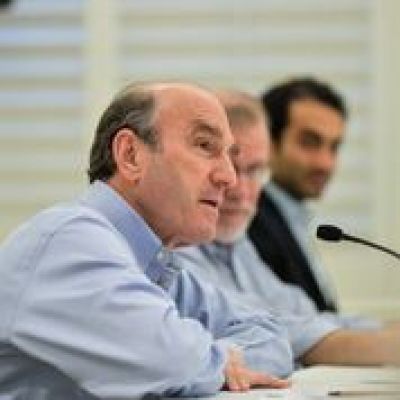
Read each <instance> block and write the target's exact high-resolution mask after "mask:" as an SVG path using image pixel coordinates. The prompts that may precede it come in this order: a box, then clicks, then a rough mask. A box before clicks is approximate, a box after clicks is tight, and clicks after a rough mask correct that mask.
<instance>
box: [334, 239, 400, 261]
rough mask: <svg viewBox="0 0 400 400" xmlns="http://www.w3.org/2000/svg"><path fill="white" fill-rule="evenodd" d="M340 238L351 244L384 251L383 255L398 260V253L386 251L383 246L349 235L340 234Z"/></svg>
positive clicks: (399, 257)
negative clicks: (389, 255) (386, 254)
mask: <svg viewBox="0 0 400 400" xmlns="http://www.w3.org/2000/svg"><path fill="white" fill-rule="evenodd" d="M342 237H343V239H346V240H349V241H351V242H354V243H361V244H365V245H367V246H370V247H373V248H375V249H378V250H381V251H384V252H385V253H388V254H391V255H392V256H394V257H396V258H398V259H400V253H397V252H396V251H394V250H391V249H388V248H387V247H385V246H381V245H380V244H376V243H373V242H370V241H369V240H365V239H361V238H357V237H354V236H351V235H347V234H346V233H342Z"/></svg>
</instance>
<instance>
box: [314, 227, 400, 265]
mask: <svg viewBox="0 0 400 400" xmlns="http://www.w3.org/2000/svg"><path fill="white" fill-rule="evenodd" d="M317 238H318V239H322V240H327V241H329V242H339V241H340V240H348V241H350V242H355V243H361V244H364V245H366V246H369V247H373V248H374V249H378V250H381V251H383V252H385V253H388V254H391V255H392V256H393V257H396V258H397V259H400V253H397V252H396V251H394V250H391V249H388V248H387V247H384V246H381V245H380V244H376V243H372V242H370V241H369V240H365V239H361V238H358V237H356V236H352V235H348V234H346V233H344V232H343V231H342V230H341V229H340V228H338V227H337V226H334V225H320V226H319V227H318V228H317Z"/></svg>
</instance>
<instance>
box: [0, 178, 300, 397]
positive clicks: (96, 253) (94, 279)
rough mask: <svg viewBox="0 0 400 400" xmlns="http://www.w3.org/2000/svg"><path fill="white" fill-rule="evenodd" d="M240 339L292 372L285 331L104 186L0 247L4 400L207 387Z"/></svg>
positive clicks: (215, 383)
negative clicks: (232, 296) (222, 287)
mask: <svg viewBox="0 0 400 400" xmlns="http://www.w3.org/2000/svg"><path fill="white" fill-rule="evenodd" d="M233 345H237V346H239V347H240V348H241V349H242V350H243V352H244V356H245V359H246V361H247V362H248V364H249V365H250V366H251V367H253V368H255V369H258V370H262V371H265V372H270V373H275V374H278V375H287V374H289V373H290V372H291V370H292V367H293V365H292V363H293V361H292V353H291V350H290V346H289V344H288V341H287V338H286V337H285V329H284V328H282V327H280V326H279V325H278V324H277V323H276V321H275V320H274V319H273V318H271V317H270V316H269V315H266V314H261V313H258V314H257V313H255V312H254V313H252V315H251V316H250V315H244V314H243V313H242V314H241V313H240V312H238V311H237V310H235V309H234V308H233V307H231V305H230V304H229V302H228V300H227V299H226V297H225V296H224V295H222V294H221V292H219V291H218V290H215V289H214V288H212V287H211V286H208V285H207V284H202V283H200V282H198V281H197V280H196V279H194V278H193V277H192V276H191V274H190V273H188V272H186V271H181V270H180V269H179V267H178V266H177V265H175V264H174V262H173V259H172V254H171V253H170V252H168V251H166V250H165V249H164V248H163V247H162V243H161V242H160V240H159V238H158V237H157V236H156V235H155V234H154V233H153V232H152V231H151V229H150V228H149V227H148V226H147V225H146V224H145V222H144V221H143V220H142V218H141V217H140V216H139V215H138V214H136V213H135V212H134V211H133V210H132V208H131V207H129V206H128V204H127V203H126V202H125V201H124V200H123V199H122V198H121V197H120V196H119V195H118V194H117V193H116V192H115V191H114V190H113V189H111V187H109V186H108V185H106V184H104V183H101V182H96V183H95V184H93V185H91V186H90V187H89V189H88V190H87V192H86V193H85V194H84V195H83V197H82V198H81V199H79V200H78V201H77V202H74V203H70V204H65V205H60V206H57V207H54V208H51V209H48V210H46V211H43V212H42V213H40V214H38V215H37V216H35V217H34V218H33V219H31V220H30V221H28V222H27V223H26V224H25V225H23V226H22V227H20V229H19V230H17V231H16V232H15V233H14V234H13V235H12V236H10V237H9V238H8V239H7V240H6V241H5V243H4V244H3V246H2V248H1V250H0V399H2V400H5V399H7V400H9V399H29V400H50V399H52V400H67V399H68V400H75V399H85V400H86V399H96V398H102V399H133V398H140V397H142V396H144V395H146V394H160V395H168V396H171V395H181V396H198V395H204V394H211V393H214V392H215V391H217V390H218V389H219V388H220V387H221V385H222V384H223V382H224V374H223V369H224V365H225V362H226V356H227V351H228V348H229V347H231V346H233Z"/></svg>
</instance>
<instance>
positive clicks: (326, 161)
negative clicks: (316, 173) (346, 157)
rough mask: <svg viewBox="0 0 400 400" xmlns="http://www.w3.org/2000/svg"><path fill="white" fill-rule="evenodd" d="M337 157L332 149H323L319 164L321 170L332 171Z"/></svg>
mask: <svg viewBox="0 0 400 400" xmlns="http://www.w3.org/2000/svg"><path fill="white" fill-rule="evenodd" d="M335 162H336V155H335V154H334V153H333V152H332V151H331V150H330V149H321V151H320V152H319V154H318V158H317V163H318V167H319V168H320V169H323V170H324V171H327V172H329V171H331V170H332V168H333V167H334V166H335Z"/></svg>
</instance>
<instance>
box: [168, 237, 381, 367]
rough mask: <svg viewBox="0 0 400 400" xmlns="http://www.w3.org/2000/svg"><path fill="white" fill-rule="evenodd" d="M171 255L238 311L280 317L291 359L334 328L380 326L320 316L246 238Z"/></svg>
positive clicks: (358, 319) (349, 318)
mask: <svg viewBox="0 0 400 400" xmlns="http://www.w3.org/2000/svg"><path fill="white" fill-rule="evenodd" d="M175 256H176V258H177V259H179V261H180V263H181V265H182V266H183V267H184V268H185V269H187V270H189V271H191V272H192V273H193V274H194V275H195V276H196V277H198V279H201V280H202V281H205V282H213V283H214V285H216V286H218V287H220V288H222V289H224V291H225V293H226V294H227V295H228V296H229V297H230V298H231V300H232V301H234V302H236V303H237V306H238V308H242V307H243V306H247V307H248V308H249V309H254V307H256V308H260V309H261V308H262V309H264V310H265V309H266V310H268V311H269V312H271V313H273V314H274V315H275V316H276V317H277V318H279V319H280V321H281V323H282V324H284V325H285V326H286V328H287V330H288V333H289V337H290V342H291V345H292V349H293V353H294V355H295V358H296V359H299V358H300V357H301V356H302V355H303V354H304V353H305V352H306V351H307V350H309V349H310V348H311V347H312V346H313V345H315V344H316V343H317V342H318V341H319V340H321V339H322V338H323V337H324V336H326V335H328V334H329V333H331V332H333V331H335V330H337V329H340V328H354V329H376V328H379V327H380V326H381V324H380V323H379V322H377V321H375V320H372V319H369V318H363V317H357V316H345V315H339V314H336V313H330V312H324V313H321V312H319V311H318V310H317V309H316V307H315V305H314V303H313V302H312V301H311V300H310V299H309V298H308V296H307V294H306V293H304V291H303V290H302V289H300V288H298V287H296V286H293V285H289V284H286V283H283V282H282V281H281V280H280V279H279V278H277V277H276V275H275V274H274V273H273V272H272V271H271V270H270V269H269V268H268V266H267V265H265V264H264V263H263V261H262V260H261V259H260V258H259V256H258V254H257V251H256V250H255V248H254V247H253V245H252V243H251V242H250V241H249V239H247V237H243V238H242V239H240V240H238V241H236V242H235V243H233V244H230V245H225V244H220V243H216V242H214V243H211V244H207V245H201V246H191V247H186V248H183V249H180V250H177V251H176V254H175Z"/></svg>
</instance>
